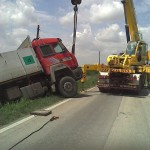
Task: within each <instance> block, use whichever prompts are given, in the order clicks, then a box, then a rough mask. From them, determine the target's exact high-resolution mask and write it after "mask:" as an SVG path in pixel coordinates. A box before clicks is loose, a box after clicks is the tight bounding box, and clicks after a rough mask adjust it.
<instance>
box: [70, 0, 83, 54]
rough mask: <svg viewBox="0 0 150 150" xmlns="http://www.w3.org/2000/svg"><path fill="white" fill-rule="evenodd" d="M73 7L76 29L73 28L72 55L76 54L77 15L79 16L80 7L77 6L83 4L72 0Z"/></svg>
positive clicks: (77, 0)
mask: <svg viewBox="0 0 150 150" xmlns="http://www.w3.org/2000/svg"><path fill="white" fill-rule="evenodd" d="M71 3H72V5H75V6H74V27H73V44H72V54H75V43H76V32H77V14H78V6H77V4H81V0H71Z"/></svg>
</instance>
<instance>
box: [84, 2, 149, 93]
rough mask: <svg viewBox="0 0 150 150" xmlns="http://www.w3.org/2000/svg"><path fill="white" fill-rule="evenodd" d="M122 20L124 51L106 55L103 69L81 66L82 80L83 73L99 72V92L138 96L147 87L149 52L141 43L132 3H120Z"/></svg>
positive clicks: (101, 66) (97, 65) (100, 67)
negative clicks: (116, 91)
mask: <svg viewBox="0 0 150 150" xmlns="http://www.w3.org/2000/svg"><path fill="white" fill-rule="evenodd" d="M121 2H122V4H123V7H124V16H125V29H126V37H127V47H126V50H125V52H124V53H123V54H119V55H110V56H108V58H107V65H103V64H95V65H92V64H90V65H83V66H82V71H83V78H82V79H81V82H84V81H85V80H86V71H87V70H97V71H99V77H98V83H97V86H98V88H99V90H100V91H101V92H107V91H109V90H110V89H116V90H118V89H121V90H124V89H126V90H134V91H136V92H139V91H140V90H141V88H142V87H144V85H147V86H148V85H150V51H148V45H147V43H145V42H144V41H143V40H141V37H140V34H139V31H138V26H137V22H136V17H135V9H134V5H133V1H132V0H122V1H121Z"/></svg>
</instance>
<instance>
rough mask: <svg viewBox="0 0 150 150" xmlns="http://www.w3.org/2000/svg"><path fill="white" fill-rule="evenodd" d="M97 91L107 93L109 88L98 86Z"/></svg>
mask: <svg viewBox="0 0 150 150" xmlns="http://www.w3.org/2000/svg"><path fill="white" fill-rule="evenodd" d="M99 91H100V92H101V93H108V91H109V90H107V89H103V88H99Z"/></svg>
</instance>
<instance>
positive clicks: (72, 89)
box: [58, 76, 77, 98]
mask: <svg viewBox="0 0 150 150" xmlns="http://www.w3.org/2000/svg"><path fill="white" fill-rule="evenodd" d="M58 90H59V92H60V94H61V95H62V96H64V97H66V98H69V97H74V96H75V95H76V94H77V83H76V81H75V80H74V79H73V78H72V77H69V76H66V77H63V78H61V80H60V81H59V84H58Z"/></svg>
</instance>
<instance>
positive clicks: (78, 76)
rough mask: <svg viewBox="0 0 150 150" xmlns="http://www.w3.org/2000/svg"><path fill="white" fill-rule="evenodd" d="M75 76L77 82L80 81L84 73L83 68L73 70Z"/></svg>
mask: <svg viewBox="0 0 150 150" xmlns="http://www.w3.org/2000/svg"><path fill="white" fill-rule="evenodd" d="M73 75H74V78H75V80H76V81H77V80H80V79H81V78H82V75H83V72H82V69H81V67H78V68H76V69H75V70H73Z"/></svg>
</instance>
